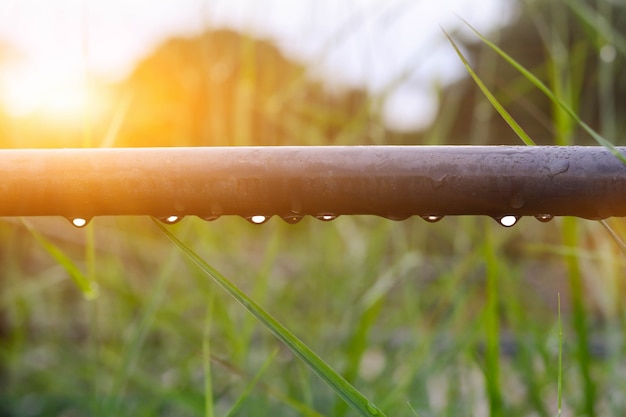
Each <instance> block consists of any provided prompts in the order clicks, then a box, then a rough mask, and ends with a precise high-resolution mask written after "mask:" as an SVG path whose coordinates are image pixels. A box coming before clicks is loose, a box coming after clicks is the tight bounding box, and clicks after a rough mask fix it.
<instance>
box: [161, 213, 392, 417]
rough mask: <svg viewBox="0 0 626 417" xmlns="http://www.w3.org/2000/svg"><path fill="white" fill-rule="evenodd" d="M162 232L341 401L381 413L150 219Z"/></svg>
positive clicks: (361, 410)
mask: <svg viewBox="0 0 626 417" xmlns="http://www.w3.org/2000/svg"><path fill="white" fill-rule="evenodd" d="M153 220H154V223H155V224H156V225H157V227H158V228H159V229H161V231H163V233H165V235H166V236H167V237H168V238H169V239H170V240H171V241H172V242H174V244H176V246H178V247H179V248H180V249H181V250H182V251H183V253H184V254H185V255H187V256H188V257H189V258H190V259H191V260H192V261H193V262H194V263H195V264H196V265H197V266H198V267H200V269H202V270H203V271H204V272H205V273H206V274H207V275H209V277H211V278H212V279H213V280H214V281H215V283H217V284H218V285H219V286H220V287H222V289H224V290H225V291H226V292H227V293H229V294H230V295H231V296H232V297H233V298H234V299H235V300H237V302H239V303H240V304H241V305H242V306H243V307H244V308H245V309H246V310H248V312H250V314H252V315H253V316H254V317H256V318H257V319H258V320H259V321H260V322H261V323H262V324H263V325H264V326H265V327H266V328H267V329H268V330H269V331H270V332H271V333H272V334H274V336H276V337H277V338H278V339H279V340H280V341H281V342H283V343H284V344H285V345H286V346H287V347H288V348H289V349H290V350H291V351H292V352H293V353H294V355H296V356H297V357H298V358H299V359H300V360H302V361H303V362H304V363H305V364H306V365H307V366H308V367H309V368H310V369H311V370H312V371H313V372H314V373H315V374H317V376H319V377H320V378H321V379H322V380H323V381H324V382H326V383H327V384H328V385H329V386H330V387H331V388H332V389H333V390H334V391H335V392H336V393H337V395H339V396H340V397H341V398H342V399H343V400H344V401H346V402H347V403H348V404H349V405H350V406H351V407H352V408H353V409H354V410H355V411H356V412H358V414H359V415H361V416H381V417H383V416H384V414H383V412H382V411H381V410H380V409H378V407H377V406H376V405H374V404H373V403H372V402H371V401H369V400H368V399H367V398H366V397H365V396H364V395H363V394H362V393H361V392H360V391H358V390H357V389H356V388H355V387H354V386H353V385H352V384H350V383H349V382H348V381H346V380H345V379H344V378H343V377H342V376H341V375H339V374H338V373H337V372H336V371H335V370H334V369H333V368H331V367H330V365H328V364H327V363H326V362H324V360H322V358H320V357H319V356H318V355H317V354H316V353H315V352H313V351H312V350H311V349H310V348H309V347H308V346H307V345H306V344H304V343H303V342H302V341H301V340H300V339H298V338H297V337H296V336H295V335H294V334H293V333H291V331H289V330H288V329H287V328H286V327H285V326H283V325H282V324H281V323H280V322H278V321H277V320H276V319H275V318H274V317H272V316H271V315H270V314H269V313H267V312H266V311H265V310H264V309H263V308H261V306H259V305H258V304H256V303H255V302H254V300H252V299H251V298H250V297H248V296H247V295H246V294H245V293H244V292H243V291H241V290H240V289H239V288H238V287H237V286H236V285H235V284H233V283H232V282H231V281H230V280H228V278H226V277H225V276H224V275H222V274H221V273H220V272H219V271H217V270H216V269H215V268H213V267H212V266H210V265H209V264H208V263H207V262H205V261H204V260H203V259H202V258H200V257H199V256H198V255H197V254H196V253H195V252H194V251H193V250H192V249H191V248H189V247H188V246H187V245H185V244H184V243H183V242H182V241H180V240H179V239H178V238H177V237H176V236H174V235H173V234H172V233H171V232H170V231H169V230H167V228H165V226H163V225H161V224H160V223H159V221H158V220H156V219H153Z"/></svg>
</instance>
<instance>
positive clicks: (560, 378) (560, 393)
mask: <svg viewBox="0 0 626 417" xmlns="http://www.w3.org/2000/svg"><path fill="white" fill-rule="evenodd" d="M557 298H558V300H557V305H558V310H559V371H558V377H557V378H558V382H557V403H558V410H559V411H558V416H559V417H561V410H562V408H563V407H562V404H563V322H562V321H561V294H558V297H557Z"/></svg>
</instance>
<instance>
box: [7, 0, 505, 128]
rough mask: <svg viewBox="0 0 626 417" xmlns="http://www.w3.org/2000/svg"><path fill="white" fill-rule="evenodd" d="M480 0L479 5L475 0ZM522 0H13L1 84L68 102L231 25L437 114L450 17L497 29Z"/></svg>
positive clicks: (449, 55) (25, 94)
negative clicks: (93, 80) (435, 87)
mask: <svg viewBox="0 0 626 417" xmlns="http://www.w3.org/2000/svg"><path fill="white" fill-rule="evenodd" d="M477 4H480V6H477ZM512 4H513V2H512V0H480V1H477V0H437V1H433V0H390V1H379V0H344V1H336V0H221V1H220V0H3V1H2V2H1V3H0V40H4V41H5V42H7V43H8V44H10V45H11V46H12V47H13V48H14V53H13V54H10V57H9V58H10V59H11V65H9V66H8V67H6V68H5V69H4V70H3V71H2V73H0V82H1V83H2V84H0V85H1V86H2V90H1V91H0V93H1V94H0V96H1V97H2V99H3V101H4V102H5V104H6V105H7V106H8V107H9V109H10V111H12V112H13V113H14V114H15V115H20V114H22V115H23V114H28V113H29V112H31V111H33V110H35V109H37V108H39V109H41V108H43V107H47V108H49V110H50V111H58V112H61V113H62V112H64V111H69V110H70V109H72V107H73V106H74V107H76V106H79V105H80V103H81V102H82V100H83V99H84V97H82V96H81V94H82V93H81V91H82V90H81V88H83V87H84V75H85V69H86V68H89V71H90V72H92V73H94V74H97V75H98V76H101V77H104V78H105V79H110V80H116V79H120V78H123V77H124V76H125V75H127V74H128V73H129V71H130V70H131V69H132V67H133V65H134V64H135V63H136V62H137V61H138V60H140V59H141V58H142V57H144V56H146V55H148V54H150V52H151V51H152V50H153V49H154V48H155V47H156V46H157V45H158V44H159V43H160V42H162V41H163V40H165V39H167V38H168V37H171V36H180V35H186V36H192V35H194V34H197V33H199V32H200V31H201V30H202V28H203V27H206V26H213V27H218V26H228V27H232V28H236V29H241V30H246V31H249V32H252V33H253V34H256V35H258V36H262V37H265V38H270V39H272V40H274V41H275V42H276V43H277V44H278V45H280V47H281V48H282V49H283V50H284V51H285V52H286V53H287V54H288V55H290V56H293V57H296V58H297V59H299V60H302V61H306V62H309V63H311V65H313V68H314V69H315V73H316V74H317V75H318V76H320V77H322V78H323V79H325V80H328V81H329V82H335V83H336V82H349V83H351V84H353V85H363V86H366V87H368V88H369V89H371V90H372V91H374V92H376V91H382V90H384V89H385V88H386V87H387V86H389V85H390V83H392V82H393V80H394V79H395V78H396V77H398V75H399V74H404V73H406V74H408V76H407V79H406V80H405V81H404V82H403V83H402V84H401V86H400V87H399V88H397V89H396V90H394V91H395V93H394V94H393V95H392V96H391V97H390V99H389V101H388V103H387V106H386V108H385V109H384V110H385V117H386V120H387V121H388V123H389V124H390V125H393V126H395V127H398V128H411V127H416V126H419V125H424V124H425V123H427V122H428V121H429V120H430V119H431V118H432V116H433V114H434V104H435V103H434V101H433V100H434V96H433V94H432V88H431V87H430V85H431V83H432V81H434V80H438V81H443V82H449V81H451V80H453V79H454V78H456V77H458V76H460V75H461V74H463V71H464V70H463V67H462V65H461V64H460V63H459V62H458V58H456V56H455V55H454V52H453V51H452V48H451V47H450V46H449V44H447V42H446V41H445V38H444V37H443V34H442V32H441V27H444V28H445V29H447V30H450V31H452V30H454V29H455V28H457V27H460V26H461V25H460V20H459V19H458V18H457V17H456V16H455V13H456V14H458V15H459V16H462V17H463V18H465V19H466V20H468V21H469V22H471V23H472V24H473V25H474V26H476V27H477V28H478V29H479V30H482V31H488V30H489V29H491V28H494V27H495V26H496V22H498V23H506V22H507V21H508V20H509V19H510V18H512V17H513V16H514V15H515V10H514V7H513V6H512Z"/></svg>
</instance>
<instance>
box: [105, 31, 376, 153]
mask: <svg viewBox="0 0 626 417" xmlns="http://www.w3.org/2000/svg"><path fill="white" fill-rule="evenodd" d="M119 87H120V91H123V92H130V94H131V95H132V104H131V107H130V109H129V112H128V114H127V116H126V119H125V121H124V125H123V128H122V130H121V132H120V135H119V137H118V140H117V141H116V144H117V145H121V146H200V145H285V144H292V145H313V144H329V143H355V142H358V143H362V142H363V141H364V140H367V139H366V138H367V137H368V130H369V127H370V125H371V124H372V123H378V122H377V120H378V119H379V118H378V117H377V116H376V115H374V114H373V112H372V111H371V109H370V106H369V103H368V97H367V93H366V92H365V91H364V90H355V89H350V90H344V91H340V92H338V91H328V90H327V89H326V88H325V87H324V85H322V84H321V83H320V82H319V81H315V80H312V79H311V78H309V77H308V76H307V70H306V67H304V66H303V65H302V64H300V63H297V62H295V61H293V60H290V59H288V58H286V57H285V56H284V55H283V54H282V53H281V52H280V51H279V50H278V49H277V48H276V47H275V46H274V45H273V44H271V43H270V42H268V41H264V40H258V39H253V38H251V37H249V36H246V35H242V34H240V33H237V32H234V31H231V30H216V31H209V32H206V33H204V34H202V35H201V36H198V37H196V38H191V39H171V40H169V41H168V42H166V43H165V44H163V45H161V46H160V47H159V48H158V49H157V50H156V51H155V52H154V53H153V54H152V55H151V56H149V57H148V58H146V59H145V60H143V61H142V62H141V63H140V64H139V65H138V66H137V68H136V69H135V71H134V72H133V73H132V75H131V76H130V77H129V78H128V80H126V81H125V82H124V83H123V84H122V85H120V86H119Z"/></svg>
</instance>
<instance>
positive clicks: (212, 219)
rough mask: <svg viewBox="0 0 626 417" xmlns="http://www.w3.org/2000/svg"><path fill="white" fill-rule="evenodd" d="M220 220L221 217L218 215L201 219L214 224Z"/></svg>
mask: <svg viewBox="0 0 626 417" xmlns="http://www.w3.org/2000/svg"><path fill="white" fill-rule="evenodd" d="M219 218H220V216H218V215H217V214H215V215H210V216H202V217H201V219H202V220H206V221H208V222H213V221H215V220H217V219H219Z"/></svg>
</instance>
